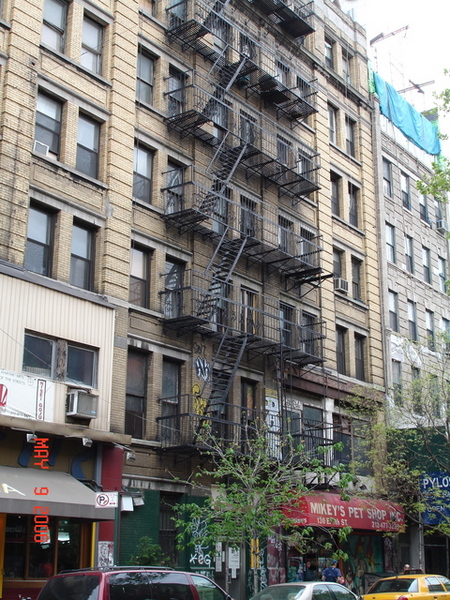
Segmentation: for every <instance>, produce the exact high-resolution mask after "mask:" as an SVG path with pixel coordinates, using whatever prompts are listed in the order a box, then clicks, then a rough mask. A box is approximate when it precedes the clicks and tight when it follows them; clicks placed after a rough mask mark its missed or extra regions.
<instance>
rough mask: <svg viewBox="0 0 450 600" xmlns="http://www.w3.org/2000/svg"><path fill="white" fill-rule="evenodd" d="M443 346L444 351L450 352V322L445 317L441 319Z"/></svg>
mask: <svg viewBox="0 0 450 600" xmlns="http://www.w3.org/2000/svg"><path fill="white" fill-rule="evenodd" d="M441 332H442V344H443V347H444V351H445V352H446V353H447V354H448V353H449V352H450V320H449V319H446V318H445V317H442V318H441Z"/></svg>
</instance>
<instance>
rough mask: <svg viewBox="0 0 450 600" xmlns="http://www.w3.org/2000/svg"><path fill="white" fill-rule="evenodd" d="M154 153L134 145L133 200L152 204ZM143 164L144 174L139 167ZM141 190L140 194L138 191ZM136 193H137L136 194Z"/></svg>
mask: <svg viewBox="0 0 450 600" xmlns="http://www.w3.org/2000/svg"><path fill="white" fill-rule="evenodd" d="M154 163H155V151H154V150H151V149H150V148H147V146H144V145H142V144H140V143H135V145H134V155H133V198H134V199H136V200H139V201H141V202H144V203H145V204H152V200H153V178H154V173H153V171H154ZM143 164H145V165H146V167H145V172H144V171H143V170H141V166H142V165H143ZM140 188H142V192H141V191H140ZM137 192H138V193H137Z"/></svg>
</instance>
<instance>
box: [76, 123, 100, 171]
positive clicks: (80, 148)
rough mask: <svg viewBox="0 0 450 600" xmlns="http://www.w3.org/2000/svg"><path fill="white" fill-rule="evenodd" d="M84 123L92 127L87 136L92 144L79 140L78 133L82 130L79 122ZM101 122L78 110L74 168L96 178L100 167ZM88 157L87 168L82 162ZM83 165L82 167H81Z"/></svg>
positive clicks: (80, 133)
mask: <svg viewBox="0 0 450 600" xmlns="http://www.w3.org/2000/svg"><path fill="white" fill-rule="evenodd" d="M82 123H84V124H85V125H86V126H89V127H90V128H92V132H91V133H89V135H88V137H92V138H93V139H92V144H91V145H86V143H82V141H83V142H84V140H80V135H81V136H82V135H83V132H82V130H81V128H80V124H82ZM101 126H102V125H101V123H100V122H99V121H97V120H96V119H93V118H92V117H90V116H89V115H87V114H85V113H83V112H80V113H79V115H78V135H77V158H76V169H77V171H79V172H80V173H83V174H84V175H87V176H88V177H92V178H93V179H98V177H99V169H100V137H101ZM86 133H87V131H86V132H85V134H86ZM86 158H88V161H87V162H88V166H89V168H88V169H85V168H84V164H83V163H84V162H85V161H86ZM81 167H83V168H81Z"/></svg>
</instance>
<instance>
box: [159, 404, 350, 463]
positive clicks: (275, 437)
mask: <svg viewBox="0 0 450 600" xmlns="http://www.w3.org/2000/svg"><path fill="white" fill-rule="evenodd" d="M158 401H159V403H160V404H161V406H162V407H163V408H164V407H168V409H166V411H165V412H169V413H170V414H166V415H164V416H161V417H157V419H156V422H157V427H158V433H157V439H158V441H159V442H160V443H161V446H162V447H163V448H166V449H168V448H180V449H181V448H189V447H191V448H197V449H207V441H205V437H203V432H205V433H206V432H207V433H206V440H207V438H208V436H212V437H213V438H215V440H216V442H220V444H221V445H222V447H224V446H225V447H233V448H235V449H238V450H239V451H240V452H242V453H243V454H247V453H248V452H249V451H250V448H249V442H250V441H251V439H252V438H254V437H256V435H265V436H266V439H267V446H268V450H269V452H271V453H272V454H273V456H274V457H276V458H283V457H286V455H287V453H292V452H295V450H296V449H297V448H298V447H299V446H301V447H302V454H301V456H300V455H299V460H303V461H305V460H306V461H307V460H308V459H311V460H312V459H314V460H317V459H319V460H322V461H323V462H324V463H325V464H326V465H327V466H330V465H332V464H334V463H336V462H339V460H340V452H339V451H336V450H334V449H333V448H332V446H333V444H334V443H335V438H336V431H337V430H336V426H334V427H333V426H332V425H329V424H327V423H324V422H323V421H312V420H310V419H308V420H307V419H303V418H302V417H301V416H300V417H299V419H298V420H297V421H296V423H295V431H290V428H289V426H288V427H286V424H285V425H284V426H281V425H280V423H281V421H280V420H277V422H276V423H275V424H274V423H272V424H271V423H270V419H269V415H268V413H267V412H264V411H257V410H254V409H249V408H247V407H245V406H239V405H234V404H230V403H228V402H222V403H220V406H219V405H215V406H212V407H210V408H208V403H207V400H206V399H204V398H202V397H200V396H196V395H194V394H184V395H180V396H176V397H170V398H159V399H158ZM163 412H164V411H163ZM263 423H266V427H265V428H263V426H262V424H263ZM277 425H278V426H277ZM327 448H328V449H329V451H328V452H327V451H325V452H324V451H323V450H322V449H327Z"/></svg>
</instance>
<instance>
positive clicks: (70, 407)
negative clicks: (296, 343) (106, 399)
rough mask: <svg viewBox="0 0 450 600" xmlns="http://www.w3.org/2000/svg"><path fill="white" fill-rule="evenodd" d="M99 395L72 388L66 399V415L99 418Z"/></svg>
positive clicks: (80, 417)
mask: <svg viewBox="0 0 450 600" xmlns="http://www.w3.org/2000/svg"><path fill="white" fill-rule="evenodd" d="M97 404H98V396H94V394H89V392H86V390H70V391H69V392H68V394H67V400H66V415H67V416H68V417H78V418H79V419H96V418H97Z"/></svg>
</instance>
